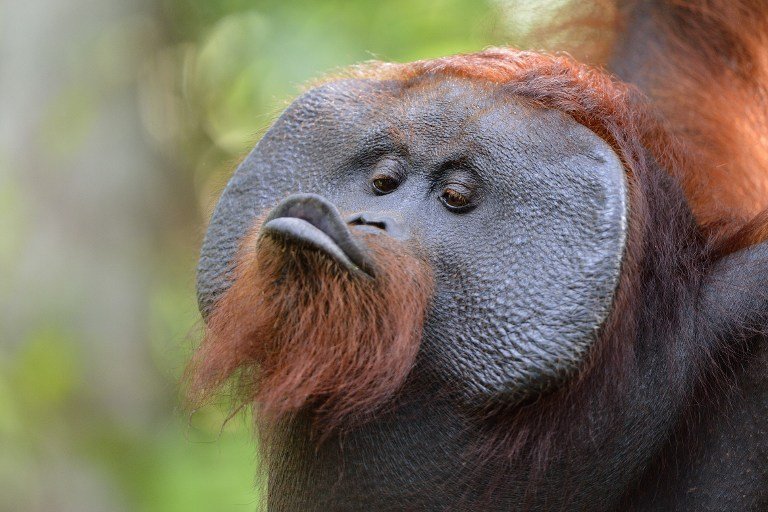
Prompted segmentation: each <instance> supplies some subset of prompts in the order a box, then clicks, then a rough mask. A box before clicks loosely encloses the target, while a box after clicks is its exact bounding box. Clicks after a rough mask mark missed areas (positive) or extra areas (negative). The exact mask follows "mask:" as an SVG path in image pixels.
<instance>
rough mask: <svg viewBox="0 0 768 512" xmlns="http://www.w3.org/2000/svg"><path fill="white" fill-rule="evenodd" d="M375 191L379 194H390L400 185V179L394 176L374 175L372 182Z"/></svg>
mask: <svg viewBox="0 0 768 512" xmlns="http://www.w3.org/2000/svg"><path fill="white" fill-rule="evenodd" d="M371 184H372V186H373V191H374V192H376V193H377V194H379V195H384V194H389V193H390V192H392V191H394V190H395V189H396V188H397V187H398V186H400V180H399V179H397V178H395V177H394V176H388V175H386V174H379V175H376V176H374V177H373V181H372V182H371Z"/></svg>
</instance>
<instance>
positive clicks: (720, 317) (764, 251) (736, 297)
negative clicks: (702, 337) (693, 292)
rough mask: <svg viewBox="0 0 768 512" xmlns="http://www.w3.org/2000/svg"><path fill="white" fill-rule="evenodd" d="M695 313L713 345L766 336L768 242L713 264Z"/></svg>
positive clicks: (767, 314) (767, 330)
mask: <svg viewBox="0 0 768 512" xmlns="http://www.w3.org/2000/svg"><path fill="white" fill-rule="evenodd" d="M699 311H700V313H701V315H702V320H703V321H704V322H707V324H706V325H708V326H709V327H710V328H711V329H712V331H711V332H712V334H713V335H714V340H713V341H714V342H715V343H718V342H720V343H723V342H726V343H727V342H728V341H729V340H734V339H742V338H745V337H749V336H753V335H755V334H764V335H765V334H768V241H765V242H762V243H760V244H756V245H752V246H750V247H747V248H746V249H742V250H740V251H738V252H735V253H732V254H729V255H727V256H725V257H723V258H722V259H720V260H718V261H717V262H716V263H715V264H714V266H713V267H712V269H711V271H710V272H709V274H708V275H707V276H706V277H705V279H704V282H703V284H702V293H701V301H700V308H699Z"/></svg>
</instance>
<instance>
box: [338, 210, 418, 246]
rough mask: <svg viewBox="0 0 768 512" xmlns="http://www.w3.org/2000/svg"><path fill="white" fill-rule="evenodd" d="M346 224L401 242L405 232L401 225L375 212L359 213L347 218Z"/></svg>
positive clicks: (387, 216)
mask: <svg viewBox="0 0 768 512" xmlns="http://www.w3.org/2000/svg"><path fill="white" fill-rule="evenodd" d="M346 220H347V224H349V225H350V226H356V227H357V229H359V230H363V231H368V232H371V233H373V234H380V233H381V232H382V231H383V232H384V233H386V234H387V235H389V236H391V237H393V238H396V239H398V240H403V239H404V238H405V230H404V229H403V226H402V224H400V222H398V221H397V220H395V219H394V218H392V217H390V216H389V215H385V214H381V213H375V212H359V213H354V214H352V215H350V216H348V217H347V219H346Z"/></svg>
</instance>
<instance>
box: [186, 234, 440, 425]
mask: <svg viewBox="0 0 768 512" xmlns="http://www.w3.org/2000/svg"><path fill="white" fill-rule="evenodd" d="M260 226H261V222H257V223H256V225H255V226H254V227H253V229H252V231H251V234H250V235H249V236H248V237H247V238H246V240H245V243H244V244H243V247H242V250H241V252H240V255H239V258H238V264H237V268H236V271H235V276H234V282H233V284H232V286H231V287H230V288H229V290H228V291H227V292H226V293H225V294H224V295H223V297H222V298H221V300H220V301H219V302H218V304H217V306H216V308H215V309H214V312H213V314H212V316H211V317H210V318H209V320H208V324H207V329H206V334H205V340H204V341H203V344H202V345H201V347H200V349H199V350H198V352H197V353H196V355H195V358H194V359H193V361H192V363H191V366H190V369H189V379H190V390H191V393H190V394H191V396H192V399H193V401H194V402H197V403H200V402H202V401H204V400H205V399H206V398H207V397H208V396H210V395H211V393H213V392H215V391H216V390H217V389H218V388H219V387H220V386H221V385H222V384H223V383H224V382H226V381H227V380H228V379H230V378H232V377H233V376H236V379H235V380H236V382H237V385H238V389H237V391H238V394H239V396H240V397H241V398H242V400H243V403H251V402H253V403H255V404H256V406H257V407H258V409H259V414H258V415H257V419H258V421H259V422H260V423H261V424H262V425H264V426H269V425H273V424H275V423H276V422H278V421H280V420H281V419H283V418H284V417H286V416H288V415H291V414H295V413H298V412H300V411H302V410H303V409H304V408H306V407H307V406H310V405H311V406H312V413H311V414H312V416H313V420H314V421H313V423H314V425H315V427H316V428H317V429H318V430H319V431H321V433H323V432H328V431H329V430H331V429H333V428H335V427H337V426H339V425H341V424H342V423H343V424H347V423H350V422H352V423H354V422H356V421H362V420H363V419H364V418H365V417H367V416H369V415H370V414H372V413H374V412H376V411H377V410H378V409H379V408H380V407H381V406H383V405H385V404H386V403H387V402H388V401H389V400H390V399H391V398H392V397H393V396H394V395H395V393H396V392H397V391H398V389H399V388H400V387H401V385H402V384H403V382H404V381H405V378H406V377H407V375H408V374H409V373H410V370H411V367H412V365H413V363H414V360H415V357H416V353H417V351H418V348H419V345H420V342H421V335H422V327H423V324H424V315H425V313H426V309H427V303H428V300H429V297H430V294H431V289H432V281H431V272H430V269H429V267H428V266H427V264H426V263H425V262H424V261H423V259H422V258H420V257H418V256H417V255H415V254H414V251H413V250H411V248H410V247H408V246H406V245H405V244H402V243H398V242H396V241H395V240H394V239H391V238H390V237H387V236H383V235H382V236H370V235H368V236H366V237H365V240H366V242H367V245H368V246H369V248H370V250H371V254H372V256H373V257H374V261H375V262H376V267H377V273H376V278H375V279H370V278H366V277H361V276H355V275H352V274H350V273H349V272H347V271H345V270H343V269H341V268H340V267H339V266H338V265H337V264H336V263H334V262H333V261H332V260H330V259H329V258H328V257H326V256H324V255H321V254H320V253H318V252H316V251H313V250H306V249H303V248H299V247H296V246H292V245H290V244H289V245H285V244H284V243H282V242H278V241H275V240H273V239H272V238H269V237H265V238H259V228H260Z"/></svg>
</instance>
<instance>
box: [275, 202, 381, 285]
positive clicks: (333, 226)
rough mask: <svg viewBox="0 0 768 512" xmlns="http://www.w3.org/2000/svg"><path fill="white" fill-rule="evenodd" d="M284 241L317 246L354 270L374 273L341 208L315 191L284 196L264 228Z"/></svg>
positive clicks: (347, 267) (369, 273)
mask: <svg viewBox="0 0 768 512" xmlns="http://www.w3.org/2000/svg"><path fill="white" fill-rule="evenodd" d="M261 232H262V235H268V236H271V237H273V238H276V239H278V240H281V241H283V242H287V243H292V244H298V245H301V246H305V247H308V248H311V249H314V250H317V251H319V252H321V253H323V254H325V255H326V256H328V257H329V258H331V259H332V260H334V261H336V262H337V263H338V264H339V265H341V266H342V267H343V268H345V269H347V270H349V271H350V272H352V273H355V274H362V275H365V276H368V277H374V264H373V261H372V260H371V258H370V257H369V256H368V254H367V251H366V249H365V247H364V246H362V245H361V244H360V243H359V242H358V241H357V240H356V239H355V238H354V237H353V236H352V233H351V232H350V230H349V227H348V226H347V223H346V222H344V220H343V219H342V217H341V214H340V213H339V211H338V209H337V208H336V207H335V206H334V205H333V204H332V203H330V202H329V201H328V200H326V199H325V198H323V197H321V196H319V195H316V194H294V195H292V196H289V197H287V198H285V199H284V200H282V201H281V202H280V203H279V204H278V205H277V206H276V207H275V208H274V209H273V210H272V211H271V212H270V213H269V215H268V216H267V218H266V219H265V222H264V224H263V226H262V228H261Z"/></svg>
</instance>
